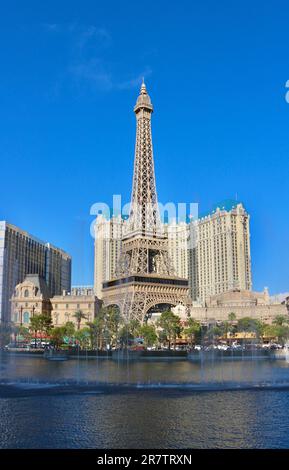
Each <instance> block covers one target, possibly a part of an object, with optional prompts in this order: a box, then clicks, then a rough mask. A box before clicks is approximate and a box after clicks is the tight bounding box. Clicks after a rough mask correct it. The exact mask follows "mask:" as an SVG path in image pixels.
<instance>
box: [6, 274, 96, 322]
mask: <svg viewBox="0 0 289 470" xmlns="http://www.w3.org/2000/svg"><path fill="white" fill-rule="evenodd" d="M11 305H12V308H11V311H12V314H11V319H12V321H13V322H14V323H15V324H16V325H23V326H26V327H29V323H30V320H31V318H32V317H33V316H34V315H39V314H43V313H46V314H48V315H51V318H52V322H53V325H54V326H62V325H64V324H65V323H67V322H73V323H74V324H75V325H77V320H76V318H75V316H74V315H75V312H76V311H78V310H81V311H82V313H83V314H84V315H85V318H83V319H82V320H81V323H80V327H81V328H82V327H84V326H85V325H86V323H87V322H91V321H93V320H94V318H95V317H96V315H97V312H98V311H99V309H100V307H101V301H100V300H99V299H98V298H97V297H96V296H95V295H94V293H93V290H91V289H86V290H83V291H82V293H80V291H79V290H78V291H75V292H74V293H68V292H66V291H64V292H63V293H62V295H54V296H52V295H51V292H50V291H49V289H48V287H47V285H46V282H45V280H44V279H43V278H41V276H39V275H35V274H28V275H27V276H26V277H25V279H24V281H23V282H21V283H19V284H17V286H16V287H15V289H14V293H13V295H12V298H11Z"/></svg>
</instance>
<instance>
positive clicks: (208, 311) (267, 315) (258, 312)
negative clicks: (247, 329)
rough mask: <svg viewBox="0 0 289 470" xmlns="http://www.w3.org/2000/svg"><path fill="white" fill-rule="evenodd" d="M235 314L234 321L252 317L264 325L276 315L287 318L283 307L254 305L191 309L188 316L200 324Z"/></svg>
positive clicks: (224, 318) (278, 305)
mask: <svg viewBox="0 0 289 470" xmlns="http://www.w3.org/2000/svg"><path fill="white" fill-rule="evenodd" d="M232 312H233V313H235V314H236V319H237V320H239V319H241V318H244V317H252V318H255V319H257V320H261V321H263V322H265V323H272V321H273V320H274V318H276V316H278V315H282V316H288V311H287V308H286V306H285V305H282V304H273V305H255V306H247V307H246V306H237V307H236V306H231V307H230V306H227V307H192V308H191V310H190V314H191V316H192V317H193V318H195V319H196V320H198V321H201V322H210V321H226V320H228V315H229V314H230V313H232Z"/></svg>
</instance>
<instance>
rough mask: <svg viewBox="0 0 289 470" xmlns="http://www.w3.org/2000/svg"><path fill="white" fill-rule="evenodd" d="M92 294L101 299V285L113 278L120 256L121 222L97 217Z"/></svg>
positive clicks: (118, 219) (120, 219)
mask: <svg viewBox="0 0 289 470" xmlns="http://www.w3.org/2000/svg"><path fill="white" fill-rule="evenodd" d="M94 227H95V232H94V233H95V245H94V292H95V294H96V295H97V297H98V298H99V299H101V298H102V284H103V282H105V281H109V280H110V279H112V278H113V276H114V274H115V272H116V266H117V261H118V258H119V256H120V250H121V238H122V229H123V220H122V218H121V216H118V217H111V219H109V220H108V219H106V218H105V217H104V216H102V215H99V216H98V217H97V219H96V223H95V226H94Z"/></svg>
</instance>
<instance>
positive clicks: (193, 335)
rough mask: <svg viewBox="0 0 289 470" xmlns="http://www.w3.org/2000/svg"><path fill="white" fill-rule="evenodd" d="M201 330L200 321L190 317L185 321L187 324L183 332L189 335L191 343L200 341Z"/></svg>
mask: <svg viewBox="0 0 289 470" xmlns="http://www.w3.org/2000/svg"><path fill="white" fill-rule="evenodd" d="M201 332H202V327H201V324H200V322H198V321H197V320H195V319H194V318H191V317H190V318H189V319H188V321H187V326H186V328H185V330H184V333H185V334H186V335H187V336H189V338H190V343H191V345H193V343H194V342H197V341H200V339H201Z"/></svg>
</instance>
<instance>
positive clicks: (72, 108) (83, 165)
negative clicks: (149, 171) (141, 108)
mask: <svg viewBox="0 0 289 470" xmlns="http://www.w3.org/2000/svg"><path fill="white" fill-rule="evenodd" d="M288 18H289V4H288V1H286V0H283V1H282V0H281V1H280V0H275V1H273V0H272V1H266V0H262V1H258V0H255V1H252V0H242V1H234V2H233V1H232V0H220V1H218V2H216V1H215V0H197V1H193V0H190V1H184V0H178V1H177V2H169V1H162V0H159V1H158V0H154V1H151V0H146V1H139V2H133V1H125V0H124V1H121V2H120V1H109V0H107V1H97V0H94V1H92V0H91V1H89V0H81V1H80V0H77V1H74V0H69V1H68V0H67V1H61V0H58V1H53V0H50V1H49V2H39V1H36V0H35V1H29V0H27V1H25V2H23V1H20V0H19V1H17V2H15V1H13V0H10V1H9V2H2V4H1V16H0V64H1V69H0V70H1V73H0V122H1V126H0V156H1V166H0V171H1V186H0V219H5V220H8V221H10V222H11V223H14V224H15V225H18V226H20V227H21V228H23V229H26V230H28V231H30V232H31V233H33V234H34V235H36V236H38V237H40V238H42V239H44V240H47V241H50V242H51V243H53V244H55V245H57V246H60V247H62V248H64V249H66V250H67V251H68V252H70V253H71V254H72V256H73V282H74V283H84V284H85V283H92V280H93V239H92V238H91V237H90V234H89V227H90V223H91V221H92V219H93V218H92V216H90V215H89V210H90V206H91V205H92V204H93V203H94V202H97V201H104V202H107V203H108V204H111V199H112V194H113V193H114V194H122V195H123V198H124V200H126V201H128V200H129V198H130V187H131V180H132V168H133V154H134V141H135V116H134V113H133V106H134V104H135V100H136V97H137V93H138V89H139V85H140V81H141V77H142V76H143V75H144V76H145V78H146V83H147V87H148V90H149V92H150V95H151V98H152V101H153V104H154V107H155V113H154V115H153V139H154V154H155V164H156V173H157V187H158V193H159V199H160V200H161V201H164V202H166V201H175V202H178V201H181V202H199V204H200V211H201V212H204V211H207V210H209V209H210V208H211V206H213V205H214V204H215V203H216V202H218V201H220V200H223V199H227V198H234V197H235V195H236V193H237V195H238V199H240V200H242V201H243V202H244V204H245V206H246V208H247V210H248V211H249V212H250V214H251V249H252V268H253V283H254V288H255V289H262V288H263V287H264V286H269V288H270V291H271V293H277V292H284V291H288V290H289V197H288V195H289V188H288V174H289V104H288V103H286V101H285V93H286V89H285V83H286V81H287V80H288V79H289V60H288V58H289V28H288Z"/></svg>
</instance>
